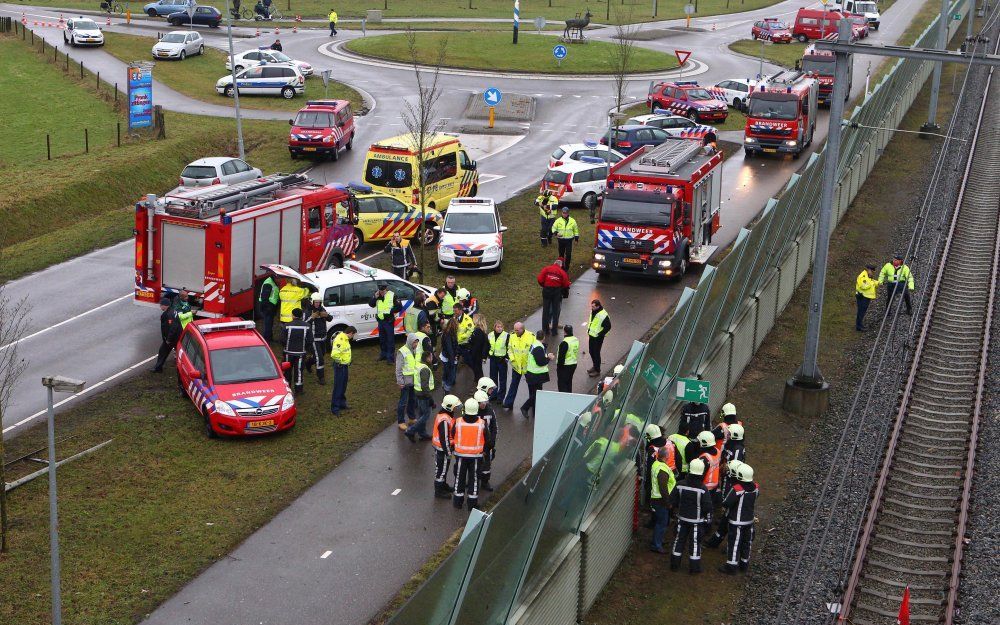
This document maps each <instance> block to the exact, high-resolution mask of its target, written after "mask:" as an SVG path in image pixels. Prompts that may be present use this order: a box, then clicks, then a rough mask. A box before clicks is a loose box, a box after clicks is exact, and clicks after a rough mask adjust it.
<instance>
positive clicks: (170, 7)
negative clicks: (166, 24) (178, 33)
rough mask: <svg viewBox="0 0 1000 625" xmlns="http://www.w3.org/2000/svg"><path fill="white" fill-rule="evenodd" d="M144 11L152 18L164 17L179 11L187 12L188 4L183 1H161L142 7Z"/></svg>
mask: <svg viewBox="0 0 1000 625" xmlns="http://www.w3.org/2000/svg"><path fill="white" fill-rule="evenodd" d="M142 10H143V11H144V12H145V13H146V15H148V16H150V17H164V16H166V15H170V14H171V13H177V12H178V11H186V10H187V2H183V1H182V0H159V2H150V3H149V4H147V5H146V6H144V7H142Z"/></svg>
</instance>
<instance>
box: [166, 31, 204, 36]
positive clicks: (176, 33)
mask: <svg viewBox="0 0 1000 625" xmlns="http://www.w3.org/2000/svg"><path fill="white" fill-rule="evenodd" d="M167 34H168V35H191V34H194V35H198V36H199V37H201V33H199V32H198V31H197V30H172V31H170V32H169V33H167Z"/></svg>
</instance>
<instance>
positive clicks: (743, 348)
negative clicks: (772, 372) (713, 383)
mask: <svg viewBox="0 0 1000 625" xmlns="http://www.w3.org/2000/svg"><path fill="white" fill-rule="evenodd" d="M748 304H749V305H748V306H746V307H745V308H744V309H743V312H742V313H740V315H739V316H738V317H736V321H735V322H734V323H733V327H732V333H733V348H732V352H731V353H732V356H731V358H730V366H729V377H730V378H731V379H732V380H733V382H734V383H735V382H736V380H739V379H740V376H741V375H743V370H744V369H745V368H746V366H747V365H748V364H750V359H751V358H753V352H754V344H753V334H754V328H755V326H756V325H757V301H756V300H750V301H749V303H748Z"/></svg>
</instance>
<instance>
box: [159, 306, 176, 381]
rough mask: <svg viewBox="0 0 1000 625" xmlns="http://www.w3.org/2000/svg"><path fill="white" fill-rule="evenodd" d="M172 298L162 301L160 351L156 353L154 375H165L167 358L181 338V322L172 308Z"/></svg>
mask: <svg viewBox="0 0 1000 625" xmlns="http://www.w3.org/2000/svg"><path fill="white" fill-rule="evenodd" d="M170 304H171V302H170V298H169V297H163V298H161V299H160V337H161V338H162V339H163V340H162V342H161V343H160V349H159V350H158V351H157V352H156V364H154V365H153V373H163V365H164V364H166V362H167V356H169V355H170V352H172V351H173V350H174V349H175V348H176V347H177V341H179V340H180V338H181V322H180V320H179V319H178V318H177V312H176V311H174V309H173V308H171V306H170Z"/></svg>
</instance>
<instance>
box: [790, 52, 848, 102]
mask: <svg viewBox="0 0 1000 625" xmlns="http://www.w3.org/2000/svg"><path fill="white" fill-rule="evenodd" d="M828 38H833V39H835V38H836V35H830V36H829V37H828ZM853 59H854V55H853V54H849V55H848V57H847V91H845V92H844V93H845V96H844V97H845V99H847V98H848V97H850V93H851V85H853V84H854V61H853ZM835 67H836V56H835V55H834V54H833V52H830V51H827V50H817V49H816V47H815V46H807V47H806V49H805V52H804V53H803V54H802V60H800V61H799V63H798V68H799V69H801V70H802V71H804V72H807V73H809V74H813V75H815V77H816V81H817V82H819V103H820V104H821V105H824V106H829V105H830V100H831V99H832V98H833V83H834V68H835Z"/></svg>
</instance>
